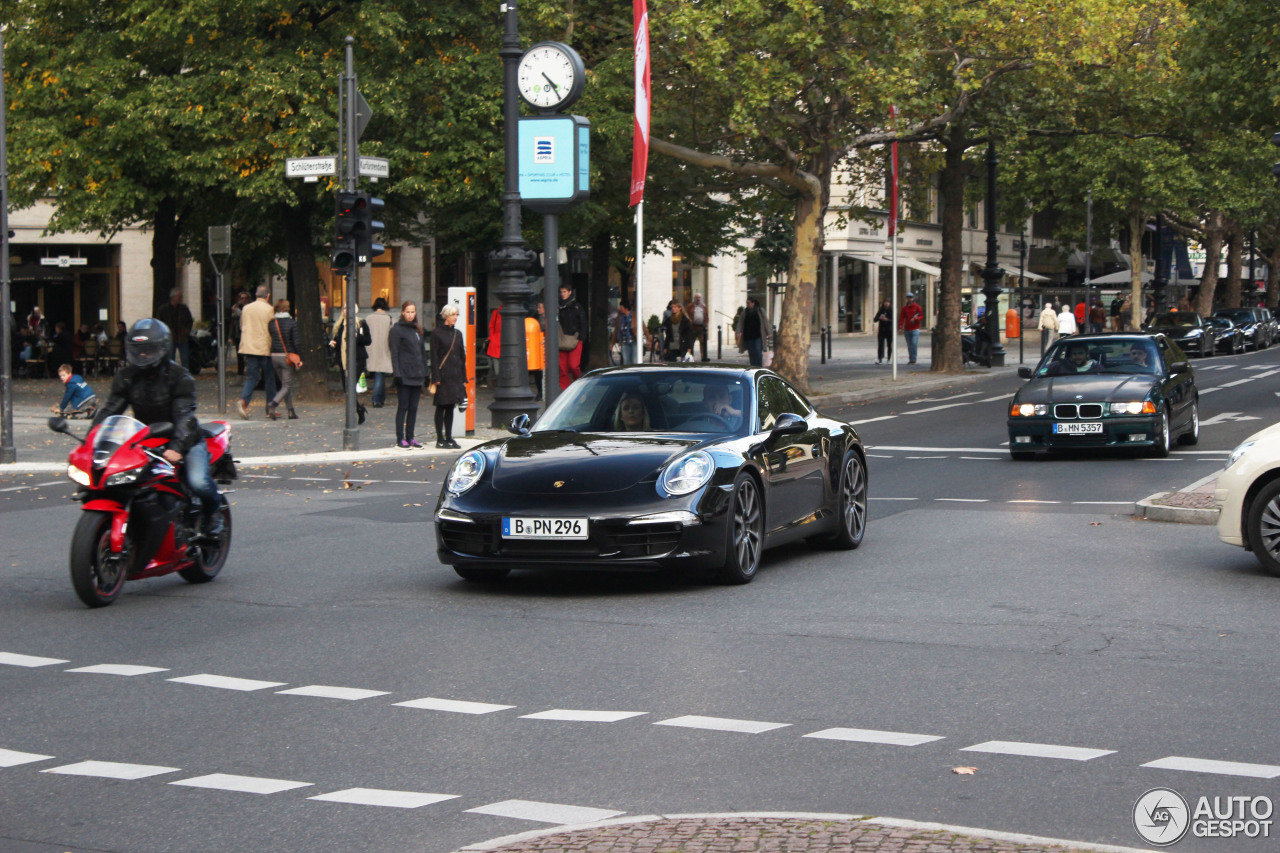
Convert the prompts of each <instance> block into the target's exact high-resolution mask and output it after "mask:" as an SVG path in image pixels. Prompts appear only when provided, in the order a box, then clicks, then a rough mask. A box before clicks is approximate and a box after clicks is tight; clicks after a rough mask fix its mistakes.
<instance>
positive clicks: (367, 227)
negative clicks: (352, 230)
mask: <svg viewBox="0 0 1280 853" xmlns="http://www.w3.org/2000/svg"><path fill="white" fill-rule="evenodd" d="M361 196H362V201H363V202H364V204H363V205H362V206H361V207H360V208H359V216H360V228H359V229H358V230H357V231H356V256H357V257H358V258H359V259H360V263H362V264H367V263H371V262H372V261H373V259H374V258H375V257H377V256H378V255H381V254H382V253H383V251H384V250H385V249H386V246H383V245H382V244H381V243H378V242H376V241H375V239H374V238H375V237H380V236H382V229H383V228H385V227H386V226H384V225H383V224H382V222H381V220H379V219H378V218H377V217H379V216H381V215H382V209H383V208H384V207H386V204H384V203H383V201H382V199H380V198H374V197H373V196H371V195H369V194H368V193H361Z"/></svg>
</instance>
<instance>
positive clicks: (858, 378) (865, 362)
mask: <svg viewBox="0 0 1280 853" xmlns="http://www.w3.org/2000/svg"><path fill="white" fill-rule="evenodd" d="M927 337H928V336H923V337H922V339H921V341H920V353H919V363H918V364H911V365H908V364H907V363H906V349H905V346H901V343H902V342H901V340H900V341H899V344H900V346H901V351H900V359H901V362H900V364H899V366H898V378H897V381H894V380H893V378H892V369H891V367H890V365H888V364H887V363H886V364H881V365H877V364H876V363H875V356H876V342H875V339H874V338H868V337H852V336H849V337H838V338H835V339H834V340H833V341H832V358H831V359H829V360H827V361H826V363H825V364H824V363H823V360H822V358H821V357H820V354H819V351H818V344H817V342H816V341H815V342H814V343H813V345H812V347H811V348H810V364H809V381H810V385H811V387H812V389H813V393H812V394H811V395H810V399H811V400H812V401H813V403H814V405H815V406H817V407H818V408H820V409H828V410H829V409H831V408H834V407H836V406H841V405H846V404H849V403H856V402H863V401H867V400H874V399H878V398H882V397H888V396H892V395H894V394H900V393H903V392H904V391H908V390H909V391H911V392H912V393H918V392H924V391H929V390H933V389H940V388H946V387H951V386H956V385H964V384H969V383H972V382H974V381H976V380H977V379H980V378H982V377H985V376H989V375H991V374H993V373H1000V372H1004V373H1013V372H1015V371H1016V370H1017V344H1016V341H1015V342H1012V343H1011V346H1010V348H1009V355H1010V358H1009V359H1008V361H1009V362H1010V366H1007V367H1002V368H992V369H987V368H975V369H972V370H966V371H965V372H964V373H962V374H935V373H931V372H930V371H929V358H930V349H929V342H928V339H927ZM1027 347H1028V352H1027V358H1028V360H1029V362H1030V363H1034V361H1035V360H1036V359H1038V358H1039V347H1038V341H1037V346H1036V348H1035V350H1034V352H1032V350H1031V342H1030V339H1028V342H1027ZM722 355H723V359H722V363H727V364H740V365H743V366H745V365H746V363H747V360H746V357H745V356H744V355H742V354H740V353H738V352H737V350H736V349H735V348H734V347H728V348H726V349H725V350H723V352H722ZM708 356H709V357H710V358H711V360H712V361H715V359H716V356H717V353H716V350H715V345H714V342H713V343H712V346H711V348H710V349H709V351H708ZM88 379H89V384H90V385H91V386H92V387H93V389H94V390H95V391H96V392H97V393H98V395H99V399H100V400H105V399H106V395H107V392H108V391H109V390H110V387H111V377H109V376H98V377H88ZM242 383H243V378H242V377H238V376H236V375H235V374H231V375H229V376H228V381H227V413H226V414H225V415H222V414H219V413H218V412H217V399H218V391H217V388H218V386H217V380H216V377H215V375H214V374H213V373H212V372H210V371H203V372H202V373H201V374H200V375H199V376H197V377H196V387H197V399H198V401H199V411H198V413H197V414H198V415H199V417H200V420H201V421H202V422H205V421H211V420H226V421H228V422H230V423H231V434H232V440H231V443H232V452H233V454H234V455H235V457H236V460H237V462H238V463H239V464H240V465H242V466H257V465H280V464H304V463H323V462H357V461H368V462H372V461H380V460H385V459H404V458H410V457H412V456H422V455H431V456H434V455H442V454H449V455H452V454H453V453H455V452H456V451H446V450H437V449H436V448H435V446H434V445H435V423H434V418H435V408H434V406H432V405H431V401H430V398H429V397H426V396H425V395H424V398H423V400H422V403H421V405H420V406H419V408H418V422H417V429H416V433H417V438H418V440H419V441H421V442H422V443H423V444H424V445H426V447H424V448H423V449H421V450H402V449H400V448H398V447H396V446H395V411H396V397H395V392H394V390H392V391H391V392H390V393H389V394H388V396H387V402H386V405H385V406H384V407H383V408H380V409H375V408H373V407H372V406H371V405H370V395H369V394H367V393H366V394H362V395H360V401H361V402H362V403H363V404H364V405H365V406H366V407H367V408H368V416H367V419H366V421H365V423H364V424H363V425H362V426H361V427H360V436H359V450H355V451H345V450H343V446H342V440H343V431H344V420H345V409H344V402H343V398H342V396H341V394H339V393H336V392H331V393H330V399H328V400H318V399H306V400H302V401H300V402H299V403H298V404H297V405H296V407H295V408H296V410H297V412H298V420H287V419H285V418H284V417H283V416H282V417H281V419H280V420H277V421H271V420H268V419H267V418H266V416H265V414H264V412H263V404H262V393H261V392H255V394H254V398H253V407H252V409H251V413H250V419H249V420H247V421H245V420H241V419H240V417H239V415H238V414H237V413H236V411H235V401H236V399H237V398H238V396H239V393H240V388H241V385H242ZM13 389H14V416H13V422H14V448H15V451H16V455H17V462H16V463H15V464H11V465H0V473H4V472H9V473H30V472H37V471H62V470H63V469H64V468H65V466H66V459H67V453H68V452H69V451H70V449H71V441H70V439H68V438H67V437H66V436H62V435H57V434H55V433H52V432H50V431H49V428H48V426H47V425H46V424H47V421H48V419H49V406H51V405H53V404H54V403H57V402H58V401H59V400H60V399H61V397H62V390H63V386H62V384H61V383H60V382H59V381H58V380H57V379H15V380H13ZM315 396H316V395H315V394H311V397H312V398H314V397H315ZM477 397H478V399H477V400H474V401H472V405H473V406H474V407H475V429H474V431H473V432H472V433H471V434H468V433H467V431H466V429H465V427H464V424H465V417H466V416H465V414H464V413H462V412H455V413H454V422H453V423H454V429H453V437H454V439H455V440H457V441H458V443H459V444H461V445H462V446H463V447H464V448H465V447H470V446H474V445H475V444H477V443H479V442H481V441H488V440H489V439H493V438H500V437H503V436H505V435H507V434H508V433H507V431H506V429H505V428H494V427H492V426H490V424H491V420H492V415H491V413H490V411H489V404H490V403H492V402H493V391H492V390H491V389H488V388H485V387H483V386H481V387H480V388H479V389H477ZM70 423H71V427H72V430H73V431H74V432H77V433H80V434H83V433H84V432H85V431H86V430H87V426H88V425H87V423H86V422H85V421H74V420H73V421H71V422H70Z"/></svg>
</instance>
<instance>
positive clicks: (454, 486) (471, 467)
mask: <svg viewBox="0 0 1280 853" xmlns="http://www.w3.org/2000/svg"><path fill="white" fill-rule="evenodd" d="M482 474H484V454H483V453H481V452H480V451H478V450H472V451H470V452H468V453H464V454H462V455H461V456H459V457H458V461H457V462H454V463H453V468H451V469H449V477H448V479H446V480H445V489H446V490H447V491H448V492H449V494H451V495H460V494H462V493H464V492H466V491H468V490H469V489H471V488H472V487H473V486H475V484H476V483H478V482H480V477H481V475H482Z"/></svg>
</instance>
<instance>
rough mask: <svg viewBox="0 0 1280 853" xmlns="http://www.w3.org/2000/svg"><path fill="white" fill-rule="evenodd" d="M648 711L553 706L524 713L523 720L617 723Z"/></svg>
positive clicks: (641, 715)
mask: <svg viewBox="0 0 1280 853" xmlns="http://www.w3.org/2000/svg"><path fill="white" fill-rule="evenodd" d="M647 713H649V712H648V711H578V710H573V709H571V708H553V709H552V710H550V711H539V712H538V713H536V714H522V715H521V717H520V719H522V720H562V721H565V722H578V723H616V722H618V721H619V720H629V719H631V718H632V717H643V716H644V715H645V714H647Z"/></svg>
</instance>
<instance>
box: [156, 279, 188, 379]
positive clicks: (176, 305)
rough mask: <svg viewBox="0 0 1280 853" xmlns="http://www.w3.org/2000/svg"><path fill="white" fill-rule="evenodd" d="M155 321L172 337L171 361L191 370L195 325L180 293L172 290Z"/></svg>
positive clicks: (176, 289) (157, 313)
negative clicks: (192, 330)
mask: <svg viewBox="0 0 1280 853" xmlns="http://www.w3.org/2000/svg"><path fill="white" fill-rule="evenodd" d="M156 319H157V320H159V321H160V322H161V323H164V324H165V325H166V326H168V327H169V333H170V334H171V335H173V346H174V352H173V353H171V356H172V357H173V360H174V361H176V362H178V364H181V365H182V366H183V367H185V368H186V369H187V370H190V369H191V329H192V327H193V326H194V325H195V323H194V321H193V320H192V317H191V309H190V308H188V307H187V306H186V305H184V304H183V302H182V291H181V290H179V289H178V288H174V289H173V290H172V291H170V293H169V301H168V302H167V303H165V304H164V305H161V306H160V310H159V311H157V312H156Z"/></svg>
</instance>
